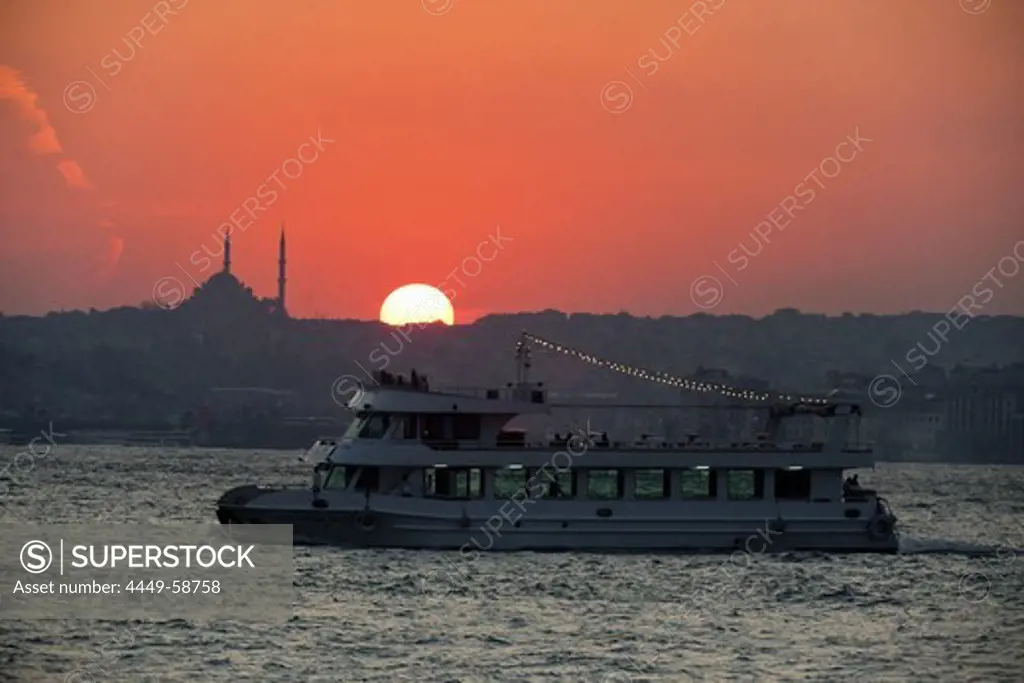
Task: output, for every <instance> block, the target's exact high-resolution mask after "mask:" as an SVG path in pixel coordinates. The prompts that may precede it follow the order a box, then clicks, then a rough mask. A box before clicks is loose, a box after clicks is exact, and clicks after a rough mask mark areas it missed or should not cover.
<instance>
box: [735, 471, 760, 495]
mask: <svg viewBox="0 0 1024 683" xmlns="http://www.w3.org/2000/svg"><path fill="white" fill-rule="evenodd" d="M726 479H727V483H726V487H727V488H726V491H727V492H728V494H729V500H761V499H762V498H764V470H729V472H728V475H727V477H726Z"/></svg>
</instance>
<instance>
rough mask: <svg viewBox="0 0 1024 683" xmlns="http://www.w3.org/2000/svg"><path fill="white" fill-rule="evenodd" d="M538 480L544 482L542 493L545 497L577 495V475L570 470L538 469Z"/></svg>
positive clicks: (571, 496) (572, 496) (570, 496)
mask: <svg viewBox="0 0 1024 683" xmlns="http://www.w3.org/2000/svg"><path fill="white" fill-rule="evenodd" d="M536 481H537V482H542V483H543V484H544V489H543V493H542V497H543V498H575V497H576V477H574V476H573V475H572V472H570V471H565V472H556V471H553V470H546V471H545V472H540V471H538V472H537V478H536Z"/></svg>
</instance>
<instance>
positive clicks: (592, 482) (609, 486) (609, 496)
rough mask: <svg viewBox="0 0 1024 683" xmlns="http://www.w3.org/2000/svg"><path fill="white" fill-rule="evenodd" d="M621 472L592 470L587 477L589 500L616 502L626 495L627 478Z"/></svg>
mask: <svg viewBox="0 0 1024 683" xmlns="http://www.w3.org/2000/svg"><path fill="white" fill-rule="evenodd" d="M623 475H624V473H623V472H622V471H621V470H590V471H589V472H588V476H587V498H590V499H592V500H615V499H616V498H622V497H623V495H624V494H625V488H626V486H625V484H626V482H625V477H624V476H623Z"/></svg>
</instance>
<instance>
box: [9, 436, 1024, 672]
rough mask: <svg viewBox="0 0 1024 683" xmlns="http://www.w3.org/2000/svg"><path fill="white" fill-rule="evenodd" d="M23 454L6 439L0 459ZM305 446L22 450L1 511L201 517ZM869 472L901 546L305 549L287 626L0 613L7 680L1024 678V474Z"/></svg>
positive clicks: (132, 518)
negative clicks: (463, 552)
mask: <svg viewBox="0 0 1024 683" xmlns="http://www.w3.org/2000/svg"><path fill="white" fill-rule="evenodd" d="M19 450H22V449H17V448H11V447H4V448H3V449H2V450H0V469H2V468H3V467H4V466H5V465H8V464H10V463H11V462H12V459H13V458H14V456H15V454H16V453H17V452H18V451H19ZM297 456H298V454H297V453H284V452H271V451H268V452H250V451H218V450H163V449H141V448H110V447H75V446H66V445H65V446H58V447H57V448H56V449H55V451H54V452H53V453H51V454H50V455H48V456H45V457H40V458H34V459H29V458H26V457H22V458H19V461H18V468H17V470H14V472H15V474H14V477H13V481H7V482H6V483H7V484H8V485H9V486H10V491H9V492H8V493H7V494H6V495H5V496H4V497H3V499H2V501H0V502H2V504H3V508H0V511H2V512H3V513H5V515H6V516H5V518H4V520H3V522H4V523H8V522H12V521H15V522H16V521H34V522H38V521H42V520H47V521H50V522H54V523H85V522H92V521H96V520H99V519H106V520H109V521H114V522H134V523H150V522H152V523H160V524H165V523H174V522H185V523H208V522H210V521H212V520H213V519H214V517H213V509H214V508H213V506H214V501H216V499H217V498H218V496H219V495H220V494H221V493H222V492H223V491H225V490H226V489H228V488H230V487H232V486H235V485H237V484H242V483H253V482H263V483H292V484H296V485H305V484H306V483H307V481H308V473H309V466H310V465H309V464H308V463H303V462H300V461H299V460H298V457H297ZM860 478H861V481H862V482H863V483H864V484H865V485H866V486H870V487H872V488H877V489H879V491H880V492H882V494H883V495H885V496H886V497H887V498H888V500H889V502H890V503H891V505H892V507H893V508H894V511H895V512H896V514H897V515H899V517H900V521H901V528H902V529H903V535H904V538H903V546H904V548H905V550H906V552H904V553H902V554H900V555H895V556H893V555H860V556H851V555H847V556H829V555H824V554H813V553H801V554H788V555H781V556H760V555H750V556H742V557H739V556H737V557H733V558H732V559H731V560H730V558H729V557H728V556H679V555H598V554H536V553H516V554H500V555H497V554H496V555H484V556H482V557H481V558H480V559H479V560H476V561H468V560H464V559H460V558H458V556H457V554H456V553H446V554H442V553H437V552H411V551H400V550H355V551H353V550H336V549H325V548H318V549H306V548H297V549H296V550H295V554H296V576H295V584H296V605H295V615H294V617H293V618H292V620H291V621H290V622H288V623H287V624H284V625H281V624H259V623H243V622H216V623H206V624H200V623H194V622H189V621H183V620H171V621H165V622H158V623H142V624H128V623H126V622H109V621H108V622H98V621H91V622H90V621H62V622H57V621H21V622H15V621H3V620H0V680H4V679H5V677H6V679H9V680H15V681H50V680H52V681H68V683H71V682H72V681H75V682H77V683H84V682H86V681H122V680H123V681H163V680H168V681H180V680H191V681H240V680H258V681H339V680H340V681H402V680H407V681H414V680H415V681H554V680H565V681H605V682H607V683H612V682H613V681H630V680H633V681H641V680H650V681H673V682H675V681H689V680H751V681H753V680H766V679H767V680H773V679H774V680H795V679H802V680H820V681H842V680H872V681H873V680H882V681H890V680H891V681H897V680H921V679H926V678H927V679H932V680H943V681H945V680H949V681H953V680H956V681H961V680H999V681H1019V680H1021V679H1022V678H1024V672H1022V669H1021V664H1022V663H1024V616H1022V613H1021V607H1022V606H1024V569H1022V568H1024V556H1017V555H1015V554H1013V553H1011V552H1005V549H1006V548H1016V549H1019V548H1021V547H1024V516H1022V513H1024V468H1021V467H951V466H943V465H899V466H896V465H880V466H879V468H878V469H877V470H876V471H874V472H865V473H862V474H861V477H860ZM2 491H3V486H2V485H0V492H2ZM0 528H2V527H0ZM999 549H1003V550H1000V551H999V552H995V551H997V550H999ZM934 551H941V552H934ZM972 551H988V554H985V555H982V556H975V555H974V554H973V552H972ZM450 576H454V577H455V579H454V580H452V579H451V578H450ZM0 609H2V607H0Z"/></svg>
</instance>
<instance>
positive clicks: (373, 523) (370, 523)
mask: <svg viewBox="0 0 1024 683" xmlns="http://www.w3.org/2000/svg"><path fill="white" fill-rule="evenodd" d="M356 522H357V523H358V524H359V528H360V529H362V530H363V531H373V530H374V529H376V528H377V519H376V518H375V517H374V516H373V513H372V512H370V511H368V510H363V511H362V512H360V513H359V516H358V517H356Z"/></svg>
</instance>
